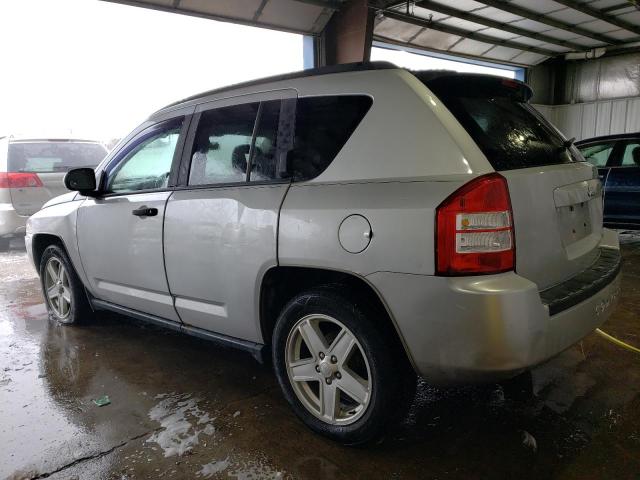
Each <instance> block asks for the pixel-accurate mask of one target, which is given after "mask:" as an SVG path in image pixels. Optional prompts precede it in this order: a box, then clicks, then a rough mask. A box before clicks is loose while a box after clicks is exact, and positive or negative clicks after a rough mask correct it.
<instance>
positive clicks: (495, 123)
mask: <svg viewBox="0 0 640 480" xmlns="http://www.w3.org/2000/svg"><path fill="white" fill-rule="evenodd" d="M427 75H428V74H427V73H426V72H425V73H421V72H417V73H416V76H417V77H418V78H419V79H420V80H422V81H423V82H424V83H425V85H427V87H429V88H430V89H431V91H432V92H433V93H435V94H436V95H437V96H438V98H440V100H441V101H442V102H443V103H444V104H445V106H446V107H447V108H448V109H449V110H450V111H451V113H453V115H454V116H455V117H456V118H457V119H458V121H459V122H460V123H461V124H462V126H463V127H464V128H465V129H466V130H467V132H469V135H471V137H472V138H473V139H474V141H475V142H476V143H477V144H478V146H479V147H480V149H481V150H482V152H483V153H484V154H485V155H486V157H487V160H489V162H490V163H491V165H492V166H493V168H495V169H496V170H511V169H516V168H529V167H539V166H542V165H553V164H561V163H571V162H573V161H574V157H575V159H579V158H580V156H579V154H578V152H577V150H575V147H571V146H568V145H566V143H565V139H564V138H562V136H561V135H560V134H559V133H558V131H557V130H556V129H555V128H554V127H552V126H551V125H550V124H549V123H548V122H547V121H546V120H545V119H544V118H542V116H541V115H540V114H539V113H538V112H536V110H535V109H534V108H533V107H532V106H531V105H529V103H528V100H529V97H530V94H531V90H530V89H529V88H528V87H527V86H526V85H524V84H522V83H520V82H516V81H514V80H508V79H502V78H499V77H491V76H487V75H473V74H467V75H443V76H439V77H435V78H428V77H427Z"/></svg>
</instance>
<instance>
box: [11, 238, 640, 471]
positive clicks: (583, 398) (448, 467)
mask: <svg viewBox="0 0 640 480" xmlns="http://www.w3.org/2000/svg"><path fill="white" fill-rule="evenodd" d="M623 242H624V247H623V252H624V256H625V258H626V263H625V266H624V269H623V271H624V280H623V286H622V293H621V300H622V301H621V305H620V306H619V307H618V308H617V310H616V311H615V313H614V315H613V317H612V318H611V320H610V321H609V322H608V323H607V324H606V325H605V327H604V329H605V330H607V331H609V332H610V333H612V334H614V335H616V336H618V337H620V338H621V339H623V340H625V341H627V342H629V343H634V344H636V345H640V323H639V317H640V315H639V313H640V235H638V234H636V235H630V234H628V235H624V236H623ZM42 302H43V299H42V295H41V293H40V286H39V281H38V278H37V277H36V275H35V272H34V271H33V270H32V268H31V267H30V265H28V263H27V259H26V255H25V253H24V250H22V249H20V248H19V247H16V248H14V249H13V250H12V251H11V252H9V253H1V254H0V305H2V310H1V311H0V477H1V478H5V477H7V478H10V479H18V478H45V477H46V478H52V479H62V478H64V479H68V478H87V479H100V478H118V479H128V478H238V479H258V478H283V479H286V478H309V479H351V478H360V479H372V478H393V479H400V478H439V479H446V478H464V479H471V478H482V479H486V478H520V479H525V478H536V479H540V478H543V479H548V478H568V479H591V478H594V479H595V478H616V479H639V478H640V356H637V355H634V354H633V353H630V352H627V351H625V350H622V349H621V348H619V347H617V346H615V345H612V344H609V343H606V342H605V341H604V340H602V339H601V338H600V337H597V336H595V335H591V336H590V337H588V338H586V339H585V340H584V342H582V344H581V345H578V346H575V347H573V348H571V349H570V350H568V351H566V352H564V353H563V354H561V355H560V356H558V357H557V358H555V359H554V360H552V361H551V362H549V363H547V364H546V365H543V366H541V367H539V368H537V369H536V370H535V371H534V372H533V379H534V395H533V396H531V395H512V393H511V391H512V390H514V389H513V388H509V387H508V386H507V387H502V386H497V385H490V386H486V387H473V388H458V389H452V390H436V389H433V388H430V387H428V386H427V385H425V384H424V383H421V384H420V385H419V389H418V395H417V397H416V400H415V402H414V405H413V407H412V410H411V412H410V415H409V417H408V418H407V419H406V420H405V421H404V422H403V423H402V424H400V425H397V426H395V427H394V428H393V429H392V430H391V431H389V432H388V435H387V437H386V438H385V440H384V441H383V442H381V443H379V444H377V445H374V446H371V447H368V448H358V449H355V448H344V447H340V446H338V445H336V444H333V443H332V442H330V441H327V440H325V439H323V438H320V437H318V436H316V435H314V434H312V433H311V432H309V431H308V430H307V429H306V428H305V427H304V426H303V425H302V424H301V423H300V422H299V421H298V420H297V419H296V418H295V416H294V415H293V413H292V412H291V411H290V410H289V408H288V406H287V405H286V404H285V401H284V400H283V398H282V397H281V395H280V391H279V389H278V386H277V384H276V383H275V381H274V377H273V375H272V373H271V371H270V368H269V367H268V366H260V365H258V364H256V363H255V362H254V361H253V360H252V359H251V358H250V357H249V356H247V355H245V354H242V353H238V352H234V351H228V350H222V349H219V348H216V347H213V346H211V345H209V344H207V343H205V342H203V341H199V340H196V339H192V338H188V337H184V336H180V335H178V334H174V333H169V332H164V331H161V330H158V329H156V328H151V327H148V326H145V325H142V324H139V323H136V322H134V321H132V320H130V319H126V318H122V317H115V316H108V317H107V316H104V317H103V316H101V317H99V318H98V319H95V320H94V321H92V322H90V323H89V324H87V325H84V326H81V327H62V326H59V325H55V324H53V323H50V322H49V321H47V317H46V313H45V308H44V305H43V303H42ZM512 386H513V385H512ZM512 386H511V387H512ZM104 394H107V395H109V397H110V399H111V404H110V405H107V406H104V407H98V406H96V405H95V404H94V403H93V401H92V400H93V399H96V398H98V397H100V396H102V395H104ZM534 445H535V446H534Z"/></svg>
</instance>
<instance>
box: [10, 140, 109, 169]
mask: <svg viewBox="0 0 640 480" xmlns="http://www.w3.org/2000/svg"><path fill="white" fill-rule="evenodd" d="M106 154H107V150H106V149H105V148H104V147H103V146H102V145H100V144H99V143H90V142H29V143H27V142H19V143H11V144H9V157H8V171H9V172H36V173H52V172H66V171H68V170H71V169H72V168H79V167H90V168H93V167H95V166H96V165H98V163H100V161H101V160H102V159H103V158H104V157H105V155H106Z"/></svg>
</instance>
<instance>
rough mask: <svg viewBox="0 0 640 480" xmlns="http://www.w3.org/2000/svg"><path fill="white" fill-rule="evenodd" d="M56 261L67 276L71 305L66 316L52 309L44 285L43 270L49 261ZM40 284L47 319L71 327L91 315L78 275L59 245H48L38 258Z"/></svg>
mask: <svg viewBox="0 0 640 480" xmlns="http://www.w3.org/2000/svg"><path fill="white" fill-rule="evenodd" d="M52 258H54V259H56V260H57V261H58V262H60V263H61V264H62V265H63V267H64V268H65V271H66V275H68V284H69V285H68V286H69V290H70V294H71V295H70V298H71V305H70V307H69V309H68V314H66V315H64V316H60V315H58V314H57V313H56V311H55V308H53V307H52V305H51V302H50V300H49V296H48V295H47V288H46V285H45V269H46V268H47V263H48V262H49V260H50V259H52ZM39 270H40V284H41V286H42V293H43V295H44V298H45V305H46V306H47V311H48V312H49V318H50V319H51V320H54V321H56V322H58V323H61V324H63V325H73V324H77V323H82V322H84V321H86V320H87V319H88V318H89V317H90V316H91V314H92V310H91V306H90V305H89V299H88V298H87V293H86V291H85V289H84V285H82V282H81V281H80V278H78V274H77V273H76V271H75V269H74V268H73V264H72V263H71V260H70V259H69V256H68V255H67V252H65V250H64V249H63V248H62V247H60V246H59V245H50V246H48V247H47V248H46V249H45V251H44V252H43V253H42V257H41V258H40V269H39Z"/></svg>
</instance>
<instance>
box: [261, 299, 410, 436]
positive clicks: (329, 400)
mask: <svg viewBox="0 0 640 480" xmlns="http://www.w3.org/2000/svg"><path fill="white" fill-rule="evenodd" d="M372 315H373V313H372V312H370V311H368V310H367V309H365V308H363V306H361V305H359V304H358V302H357V301H352V300H350V299H347V298H346V297H344V296H342V295H341V294H339V293H337V292H336V291H335V290H334V289H322V288H320V289H315V290H311V291H309V292H306V293H303V294H301V295H298V296H297V297H295V298H294V299H292V300H291V301H290V302H289V303H288V304H287V306H286V307H285V308H284V310H283V311H282V313H281V314H280V317H279V318H278V321H277V324H276V328H275V330H274V334H273V361H274V366H275V370H276V375H277V377H278V381H279V383H280V386H281V387H282V390H283V392H284V395H285V397H286V398H287V400H288V401H289V403H290V404H291V406H292V408H293V410H294V411H295V412H296V414H297V415H298V416H299V417H300V418H301V419H302V421H303V422H304V423H305V424H306V425H307V426H309V427H310V428H311V429H313V430H314V431H316V432H318V433H321V434H323V435H325V436H328V437H330V438H332V439H333V440H337V441H339V442H342V443H345V444H352V445H353V444H360V443H364V442H367V441H370V440H374V439H376V438H377V437H379V436H380V435H381V434H382V432H383V430H384V427H385V426H386V425H387V424H388V422H389V421H390V420H391V419H393V418H397V417H398V416H402V415H403V414H404V413H406V405H407V402H406V401H405V395H407V393H408V392H409V393H410V389H409V388H407V385H406V381H405V379H406V376H405V375H404V372H403V369H402V368H398V365H399V364H402V363H403V362H400V361H398V359H397V358H395V355H394V350H393V348H391V347H390V342H389V341H388V338H386V337H385V335H384V334H383V332H382V331H381V329H380V328H378V327H377V325H378V324H377V322H374V321H373V320H374V319H373V318H371V316H372ZM400 410H402V411H400Z"/></svg>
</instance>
